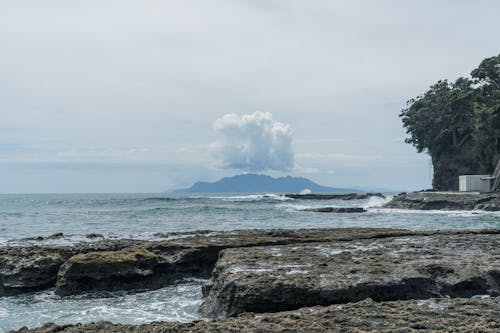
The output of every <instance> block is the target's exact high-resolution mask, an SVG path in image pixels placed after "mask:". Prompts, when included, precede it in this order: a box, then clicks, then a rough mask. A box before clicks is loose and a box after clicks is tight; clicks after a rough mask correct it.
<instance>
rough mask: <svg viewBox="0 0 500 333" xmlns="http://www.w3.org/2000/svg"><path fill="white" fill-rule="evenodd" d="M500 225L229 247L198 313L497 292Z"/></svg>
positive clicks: (218, 315) (222, 313)
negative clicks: (471, 229)
mask: <svg viewBox="0 0 500 333" xmlns="http://www.w3.org/2000/svg"><path fill="white" fill-rule="evenodd" d="M499 240H500V239H499V236H498V230H495V231H475V232H443V233H439V232H437V233H427V234H420V235H417V236H407V237H394V238H380V239H365V240H353V241H351V242H330V243H315V244H294V245H286V246H267V247H253V248H249V249H238V248H235V249H226V250H224V251H222V252H221V254H220V258H219V261H218V262H217V264H216V267H215V269H214V272H213V278H212V281H211V283H210V284H209V285H207V286H206V287H205V290H204V292H205V294H206V295H207V298H206V299H205V301H204V303H203V304H202V307H201V312H202V314H204V315H206V316H209V317H213V318H222V317H226V316H232V315H235V314H239V313H242V312H277V311H286V310H293V309H297V308H300V307H304V306H315V305H330V304H341V303H348V302H357V301H360V300H363V299H366V298H371V299H374V300H376V301H391V300H407V299H427V298H431V297H443V296H449V297H471V296H473V295H478V294H488V295H492V296H496V295H499V293H500V289H499V286H500V250H499V245H500V242H499Z"/></svg>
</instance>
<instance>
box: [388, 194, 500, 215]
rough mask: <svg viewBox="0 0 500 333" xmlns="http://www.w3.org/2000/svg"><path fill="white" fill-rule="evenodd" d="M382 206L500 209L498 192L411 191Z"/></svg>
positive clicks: (422, 208) (420, 208)
mask: <svg viewBox="0 0 500 333" xmlns="http://www.w3.org/2000/svg"><path fill="white" fill-rule="evenodd" d="M384 208H398V209H418V210H431V209H445V210H474V209H483V210H490V211H495V210H500V193H481V194H478V193H467V192H413V193H401V194H399V195H397V196H395V197H394V198H393V199H392V200H391V201H390V202H388V203H386V204H385V205H384Z"/></svg>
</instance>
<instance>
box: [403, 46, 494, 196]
mask: <svg viewBox="0 0 500 333" xmlns="http://www.w3.org/2000/svg"><path fill="white" fill-rule="evenodd" d="M399 116H400V117H401V119H402V122H403V126H404V128H405V129H406V132H407V133H408V134H409V137H408V138H407V139H406V140H405V142H406V143H409V144H412V145H413V146H415V148H416V149H417V151H418V152H420V153H421V152H426V153H428V154H430V155H431V157H432V162H433V166H434V179H433V186H434V188H435V189H440V190H450V189H454V190H456V189H457V187H458V175H460V174H467V173H491V172H492V171H493V169H494V167H495V165H496V163H497V161H498V159H499V158H500V55H498V56H495V57H491V58H487V59H485V60H483V61H482V62H481V64H480V65H479V66H478V67H477V68H476V69H474V70H473V71H472V73H471V78H463V77H461V78H459V79H457V80H456V81H455V82H452V83H450V82H448V81H447V80H441V81H438V82H437V83H436V84H434V85H432V86H431V87H430V88H429V90H428V91H427V92H425V93H424V94H423V95H420V96H418V97H416V98H413V99H411V100H409V101H408V102H407V106H406V108H404V109H403V110H402V111H401V113H400V115H399Z"/></svg>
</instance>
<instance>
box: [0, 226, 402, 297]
mask: <svg viewBox="0 0 500 333" xmlns="http://www.w3.org/2000/svg"><path fill="white" fill-rule="evenodd" d="M409 233H410V232H409V231H406V230H389V229H355V228H354V229H304V230H300V229H299V230H261V231H259V230H244V231H232V232H203V233H199V234H196V233H186V234H178V233H176V234H172V235H168V234H164V235H162V236H163V237H168V236H171V237H174V239H172V240H167V241H137V240H101V241H97V242H94V243H80V244H77V245H75V246H27V247H22V246H10V247H0V296H6V295H16V294H20V293H24V292H30V291H36V290H43V289H46V288H50V287H56V293H57V294H59V295H63V296H65V295H71V294H78V293H85V292H92V291H100V290H106V291H114V290H135V289H157V288H162V287H165V286H167V285H170V284H172V283H175V282H176V281H178V280H180V279H182V278H185V277H198V278H209V277H210V275H211V272H212V269H213V267H214V266H215V263H216V261H217V258H218V255H219V252H220V251H222V250H223V249H226V248H234V247H238V248H242V247H252V246H266V245H286V244H294V243H310V242H331V241H347V240H352V239H358V238H371V237H389V236H396V235H406V234H409Z"/></svg>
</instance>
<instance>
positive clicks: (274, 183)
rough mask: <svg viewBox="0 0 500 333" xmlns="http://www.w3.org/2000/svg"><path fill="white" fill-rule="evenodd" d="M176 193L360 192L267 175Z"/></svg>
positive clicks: (198, 185)
mask: <svg viewBox="0 0 500 333" xmlns="http://www.w3.org/2000/svg"><path fill="white" fill-rule="evenodd" d="M174 192H175V193H301V192H303V193H304V192H305V193H308V192H311V193H352V192H359V190H356V189H352V188H336V187H328V186H322V185H319V184H317V183H315V182H313V181H312V180H309V179H307V178H303V177H291V176H287V177H280V178H274V177H271V176H266V175H257V174H243V175H237V176H233V177H225V178H222V179H220V180H219V181H217V182H215V183H209V182H197V183H195V184H194V185H193V186H191V187H190V188H186V189H180V190H176V191H174Z"/></svg>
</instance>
